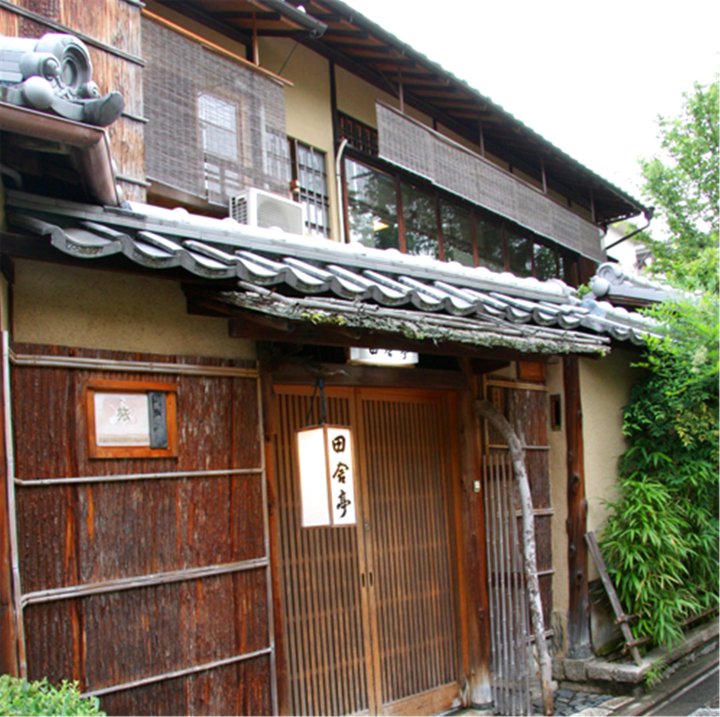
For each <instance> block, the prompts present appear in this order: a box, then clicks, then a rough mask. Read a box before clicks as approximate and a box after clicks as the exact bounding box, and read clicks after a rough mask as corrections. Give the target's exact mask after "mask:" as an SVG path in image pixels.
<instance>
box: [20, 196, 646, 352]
mask: <svg viewBox="0 0 720 717" xmlns="http://www.w3.org/2000/svg"><path fill="white" fill-rule="evenodd" d="M7 223H8V225H9V226H10V228H11V229H13V230H15V231H17V230H21V231H22V232H23V233H28V234H30V235H34V236H39V237H44V238H46V239H47V240H48V241H49V243H50V244H51V245H52V246H53V247H54V248H55V249H57V250H59V251H60V252H62V253H64V254H66V255H69V256H71V257H75V258H77V259H79V260H94V261H100V260H102V259H104V258H109V257H114V256H124V257H125V258H127V259H128V260H129V261H130V262H132V263H134V264H137V265H140V266H142V267H145V268H150V269H157V270H163V269H176V270H178V269H179V270H183V271H184V272H187V273H188V274H190V275H194V276H196V277H201V278H203V279H205V280H207V281H205V282H204V286H203V288H202V291H203V292H204V294H205V295H206V296H207V295H209V294H210V295H212V298H213V300H214V301H215V302H219V303H222V304H224V305H226V306H228V307H235V309H236V310H240V309H242V310H250V311H255V312H261V313H265V314H270V315H274V316H283V317H285V318H288V319H292V320H298V321H310V320H312V322H313V323H323V322H325V323H328V324H332V323H335V324H338V323H339V322H341V323H342V325H345V326H351V327H358V328H363V329H370V330H381V331H386V332H390V333H402V334H404V335H406V336H412V337H414V338H423V339H430V340H433V341H435V342H443V341H452V342H461V343H466V344H473V345H477V346H511V347H513V348H517V349H518V350H521V351H527V352H533V353H565V352H580V353H602V352H603V351H605V350H607V348H608V345H609V343H610V341H611V339H613V340H616V341H629V342H632V343H634V344H642V343H643V337H644V336H645V335H646V334H647V333H648V332H652V331H653V329H654V326H653V324H652V323H651V322H649V320H648V319H646V318H644V317H641V316H639V315H637V314H634V313H631V312H629V311H627V310H625V309H622V308H618V307H614V306H612V305H611V304H609V303H607V302H598V301H595V300H588V299H586V300H585V301H582V300H581V299H579V298H578V297H577V296H576V294H575V292H574V290H572V289H571V288H569V287H568V286H566V285H565V284H564V283H562V282H560V281H557V280H551V281H548V282H540V281H538V280H536V279H521V278H517V277H514V276H512V275H511V274H507V273H502V274H498V273H495V272H491V271H489V270H487V269H484V268H473V269H471V268H467V267H463V266H460V265H458V264H453V263H444V262H439V261H436V260H434V259H429V258H426V257H412V256H408V255H403V254H400V253H398V252H388V251H380V250H376V249H367V248H364V247H361V246H358V245H341V244H338V243H337V242H332V241H329V240H325V239H315V238H308V237H301V236H295V235H290V234H284V233H283V232H280V231H277V230H268V229H258V228H254V227H248V226H245V225H240V224H238V223H237V222H235V221H233V220H228V219H226V220H217V219H209V218H207V217H198V216H194V215H190V214H188V213H187V212H185V211H183V210H165V209H160V208H157V207H151V206H149V205H133V206H132V207H131V208H129V209H116V208H109V207H105V208H102V207H95V206H91V205H83V204H74V203H70V202H56V201H54V202H50V201H49V200H45V199H42V198H38V197H32V196H29V195H23V194H19V193H10V196H9V197H8V207H7Z"/></svg>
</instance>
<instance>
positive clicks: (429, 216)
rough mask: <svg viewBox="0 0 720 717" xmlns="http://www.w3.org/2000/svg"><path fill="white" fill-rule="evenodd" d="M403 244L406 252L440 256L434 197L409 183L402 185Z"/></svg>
mask: <svg viewBox="0 0 720 717" xmlns="http://www.w3.org/2000/svg"><path fill="white" fill-rule="evenodd" d="M402 201H403V218H404V219H405V246H406V250H407V253H408V254H415V255H416V256H431V257H433V258H435V259H437V258H438V257H439V256H440V246H439V243H438V238H437V215H436V213H435V197H434V196H433V195H432V194H429V193H428V192H424V191H422V190H421V189H418V188H417V187H413V186H412V185H410V184H403V185H402Z"/></svg>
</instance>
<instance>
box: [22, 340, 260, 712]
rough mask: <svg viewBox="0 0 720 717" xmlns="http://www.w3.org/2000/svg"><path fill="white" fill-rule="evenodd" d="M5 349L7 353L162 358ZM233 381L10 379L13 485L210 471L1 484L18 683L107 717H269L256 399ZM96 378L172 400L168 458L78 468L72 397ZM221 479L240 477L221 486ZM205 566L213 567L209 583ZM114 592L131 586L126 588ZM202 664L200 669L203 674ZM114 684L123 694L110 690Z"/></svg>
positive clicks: (46, 375)
mask: <svg viewBox="0 0 720 717" xmlns="http://www.w3.org/2000/svg"><path fill="white" fill-rule="evenodd" d="M14 348H15V351H16V352H17V353H21V354H35V353H38V352H43V353H49V352H52V353H61V354H63V355H65V354H71V355H79V356H81V357H84V358H87V357H92V358H110V359H112V360H114V361H139V360H144V361H149V360H152V361H154V362H158V361H162V362H167V363H172V360H173V359H172V358H170V357H158V356H152V357H149V356H142V355H136V354H118V353H109V352H91V351H84V350H79V349H78V350H75V349H73V350H70V349H62V350H59V349H54V348H53V349H50V348H48V347H36V346H15V347H14ZM196 363H201V362H199V361H198V362H196ZM213 363H215V364H221V365H231V364H229V363H228V362H213ZM202 364H203V365H209V364H210V362H208V361H203V362H202ZM239 373H240V375H233V376H226V375H183V374H180V373H174V372H173V370H172V367H171V368H170V369H169V370H168V372H167V373H165V372H163V373H142V372H141V373H138V372H129V371H128V372H123V371H117V370H116V371H105V370H89V369H84V368H82V369H81V368H47V367H35V366H28V365H14V366H13V368H12V392H13V394H12V399H13V419H14V436H15V446H16V476H17V478H18V479H20V480H21V481H29V482H32V481H37V480H38V479H42V478H64V477H74V476H97V475H101V476H113V475H118V474H135V473H165V472H171V473H172V472H181V471H218V472H219V474H218V475H212V476H205V477H200V476H196V477H172V476H171V477H164V478H152V479H143V480H121V481H117V482H90V483H79V484H71V485H68V484H53V485H47V486H42V487H35V486H27V485H22V484H21V483H18V484H16V489H15V490H16V505H17V526H18V527H17V532H18V536H17V537H18V546H19V561H20V571H21V580H22V594H23V602H24V629H25V636H26V641H25V642H26V651H27V666H28V676H29V677H30V678H33V679H34V678H40V677H45V676H46V677H48V678H49V679H50V680H51V681H54V682H56V681H59V680H61V679H64V678H66V679H75V680H79V681H80V684H81V687H82V689H83V690H84V691H86V692H91V693H92V692H98V693H100V694H101V695H102V696H101V704H102V707H103V709H105V710H106V711H107V712H108V713H110V714H218V715H219V714H268V713H271V712H272V711H273V698H272V691H273V679H272V661H273V659H274V655H273V653H272V641H271V627H270V626H271V601H270V595H269V584H270V583H269V570H270V568H269V557H268V536H267V518H266V509H265V486H264V481H265V476H264V471H263V460H262V449H261V441H260V430H259V420H260V416H259V405H258V387H257V378H256V376H254V375H253V374H254V373H255V372H254V369H250V368H248V369H247V370H246V372H245V373H243V372H242V370H241V371H240V372H239ZM100 378H104V379H113V380H134V381H137V380H142V381H154V382H162V383H174V384H175V385H176V386H177V404H178V442H179V448H178V456H177V457H176V458H156V459H94V460H93V459H89V458H88V446H87V427H86V417H85V400H84V387H85V386H86V384H87V382H88V381H90V380H96V379H100ZM236 469H237V470H243V469H244V470H245V472H243V473H234V474H223V471H230V470H236ZM218 566H225V568H222V567H221V569H220V570H219V571H218ZM130 578H134V579H136V580H137V581H138V584H137V585H136V586H134V585H132V584H128V583H127V580H128V579H130ZM123 581H124V582H123ZM60 588H69V590H68V591H67V593H63V592H62V591H59V590H58V589H60ZM78 588H80V592H78ZM45 591H52V592H51V593H46V592H45ZM254 653H258V654H257V655H255V656H254V657H252V655H253V654H254ZM248 655H250V656H251V657H250V658H248V659H245V658H246V657H247V656H248ZM208 665H214V666H213V667H203V666H208ZM183 673H186V674H183ZM163 675H165V676H166V677H162V676H163ZM118 685H126V688H125V689H121V690H119V691H118V690H116V689H115V688H116V687H117V686H118ZM105 691H108V694H103V693H104V692H105Z"/></svg>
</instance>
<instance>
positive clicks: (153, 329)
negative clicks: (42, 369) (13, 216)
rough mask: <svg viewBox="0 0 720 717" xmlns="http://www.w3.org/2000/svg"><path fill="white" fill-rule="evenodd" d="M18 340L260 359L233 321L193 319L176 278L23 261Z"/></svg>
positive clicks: (15, 302)
mask: <svg viewBox="0 0 720 717" xmlns="http://www.w3.org/2000/svg"><path fill="white" fill-rule="evenodd" d="M12 331H13V339H14V340H15V341H17V342H20V343H38V344H54V345H58V346H74V347H79V348H93V349H109V350H114V351H137V352H143V353H157V354H170V355H176V356H207V357H217V358H239V359H251V360H252V359H254V358H255V347H254V344H253V343H252V342H249V341H243V340H240V339H233V338H231V337H230V336H229V335H228V322H227V320H226V319H220V318H210V317H204V316H190V315H188V313H187V311H186V306H185V297H184V295H183V292H182V290H181V288H180V286H179V284H178V283H177V282H176V281H170V280H166V279H156V278H154V277H142V276H130V275H127V274H120V273H116V272H110V271H99V270H96V269H85V268H82V267H74V266H73V267H69V266H59V265H56V264H47V263H43V262H35V261H25V260H18V261H17V262H16V263H15V281H14V284H13V287H12Z"/></svg>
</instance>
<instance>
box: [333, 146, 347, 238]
mask: <svg viewBox="0 0 720 717" xmlns="http://www.w3.org/2000/svg"><path fill="white" fill-rule="evenodd" d="M347 143H348V140H347V137H345V138H344V139H343V141H342V142H340V146H339V147H338V151H337V156H336V157H335V182H336V187H337V204H338V215H339V218H340V223H339V227H340V243H341V244H344V243H345V208H344V206H343V202H342V196H343V195H342V173H341V171H340V168H341V162H342V158H343V152H344V151H345V147H347Z"/></svg>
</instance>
